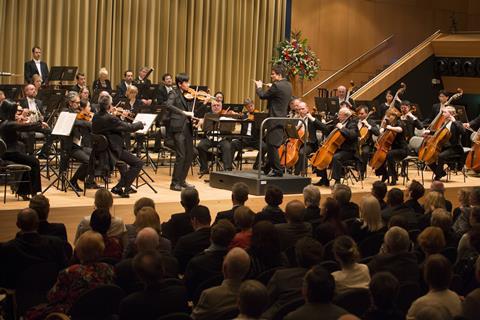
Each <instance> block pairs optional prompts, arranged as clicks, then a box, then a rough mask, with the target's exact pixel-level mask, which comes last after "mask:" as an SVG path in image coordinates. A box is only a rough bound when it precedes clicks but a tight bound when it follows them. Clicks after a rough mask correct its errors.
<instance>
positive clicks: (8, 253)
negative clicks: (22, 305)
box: [0, 208, 67, 288]
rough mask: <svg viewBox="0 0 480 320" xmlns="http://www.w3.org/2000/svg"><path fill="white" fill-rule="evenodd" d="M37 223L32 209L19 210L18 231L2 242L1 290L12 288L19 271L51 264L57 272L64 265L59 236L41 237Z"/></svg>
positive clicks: (0, 257)
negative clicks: (41, 264) (11, 237)
mask: <svg viewBox="0 0 480 320" xmlns="http://www.w3.org/2000/svg"><path fill="white" fill-rule="evenodd" d="M38 224H39V219H38V215H37V212H35V210H33V209H30V208H27V209H22V210H20V212H19V213H18V214H17V227H18V228H19V229H20V231H19V232H18V233H17V235H16V236H15V238H14V239H12V240H10V241H8V242H6V243H4V244H3V245H2V250H1V251H0V252H1V254H0V261H1V263H0V281H1V283H0V287H5V288H15V286H16V283H17V280H18V278H19V276H20V275H21V274H22V272H23V271H25V270H26V269H27V268H28V267H31V266H34V265H35V264H40V263H45V262H53V263H55V264H56V265H57V266H58V270H61V269H63V268H64V267H65V266H66V264H67V261H66V256H65V251H64V242H63V241H62V240H60V239H59V238H58V237H51V236H43V235H40V234H39V233H38V232H37V230H38Z"/></svg>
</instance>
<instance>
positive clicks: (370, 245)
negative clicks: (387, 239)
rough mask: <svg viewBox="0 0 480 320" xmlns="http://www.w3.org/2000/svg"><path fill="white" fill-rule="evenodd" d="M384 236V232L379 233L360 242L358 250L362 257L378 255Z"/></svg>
mask: <svg viewBox="0 0 480 320" xmlns="http://www.w3.org/2000/svg"><path fill="white" fill-rule="evenodd" d="M384 236H385V234H384V233H383V232H378V233H375V234H372V235H371V236H369V237H368V238H366V239H364V240H363V241H362V242H360V244H359V246H358V248H359V250H360V253H361V254H362V257H370V256H374V255H376V254H377V253H378V251H380V247H381V246H382V244H383V238H384Z"/></svg>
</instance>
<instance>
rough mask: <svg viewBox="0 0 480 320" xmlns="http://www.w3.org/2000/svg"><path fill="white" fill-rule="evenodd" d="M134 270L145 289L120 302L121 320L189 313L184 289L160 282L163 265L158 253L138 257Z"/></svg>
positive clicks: (147, 253)
mask: <svg viewBox="0 0 480 320" xmlns="http://www.w3.org/2000/svg"><path fill="white" fill-rule="evenodd" d="M133 269H134V270H135V273H136V274H137V275H138V278H139V279H140V280H141V281H142V283H143V284H144V286H145V287H144V289H143V290H142V291H139V292H135V293H132V294H130V295H129V296H127V297H126V298H124V299H123V300H122V302H121V304H120V320H123V319H125V320H129V319H142V320H155V319H157V318H158V317H161V316H164V315H167V314H169V313H173V312H188V311H189V310H188V304H187V292H186V290H185V288H184V287H183V286H181V285H175V284H168V283H165V282H164V281H163V280H164V273H163V270H164V265H163V259H162V255H161V254H160V253H159V252H158V251H156V250H152V251H143V252H140V253H138V254H137V255H136V256H135V258H134V259H133Z"/></svg>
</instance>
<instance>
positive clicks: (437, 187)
mask: <svg viewBox="0 0 480 320" xmlns="http://www.w3.org/2000/svg"><path fill="white" fill-rule="evenodd" d="M431 191H437V192H440V193H441V194H442V195H443V196H444V197H445V185H444V184H443V182H442V181H438V180H436V181H432V184H431V185H430V192H431ZM452 208H453V206H452V202H450V201H449V200H447V199H445V209H447V211H448V212H452Z"/></svg>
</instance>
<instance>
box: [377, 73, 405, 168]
mask: <svg viewBox="0 0 480 320" xmlns="http://www.w3.org/2000/svg"><path fill="white" fill-rule="evenodd" d="M406 89H407V85H406V84H405V83H403V82H402V83H401V84H400V88H399V89H398V90H397V92H396V93H395V97H394V98H393V100H392V102H391V103H390V106H389V108H388V109H387V111H386V112H385V117H384V118H383V120H382V127H383V128H385V127H386V124H387V121H388V122H390V123H393V122H394V121H395V119H397V118H398V117H400V115H401V112H400V111H399V110H398V109H397V108H396V107H395V101H396V100H399V96H400V95H401V94H403V93H404V92H405V90H406ZM396 136H397V133H396V132H395V131H393V130H387V129H385V131H384V132H383V133H382V134H381V135H380V136H379V137H378V139H377V142H375V148H376V150H375V153H374V154H373V156H372V158H371V159H370V161H369V163H368V164H369V165H370V167H372V168H373V169H375V170H377V169H379V168H380V167H381V166H382V165H383V164H384V163H385V160H386V159H387V154H388V152H389V151H390V150H391V149H392V144H393V142H394V141H395V137H396Z"/></svg>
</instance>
